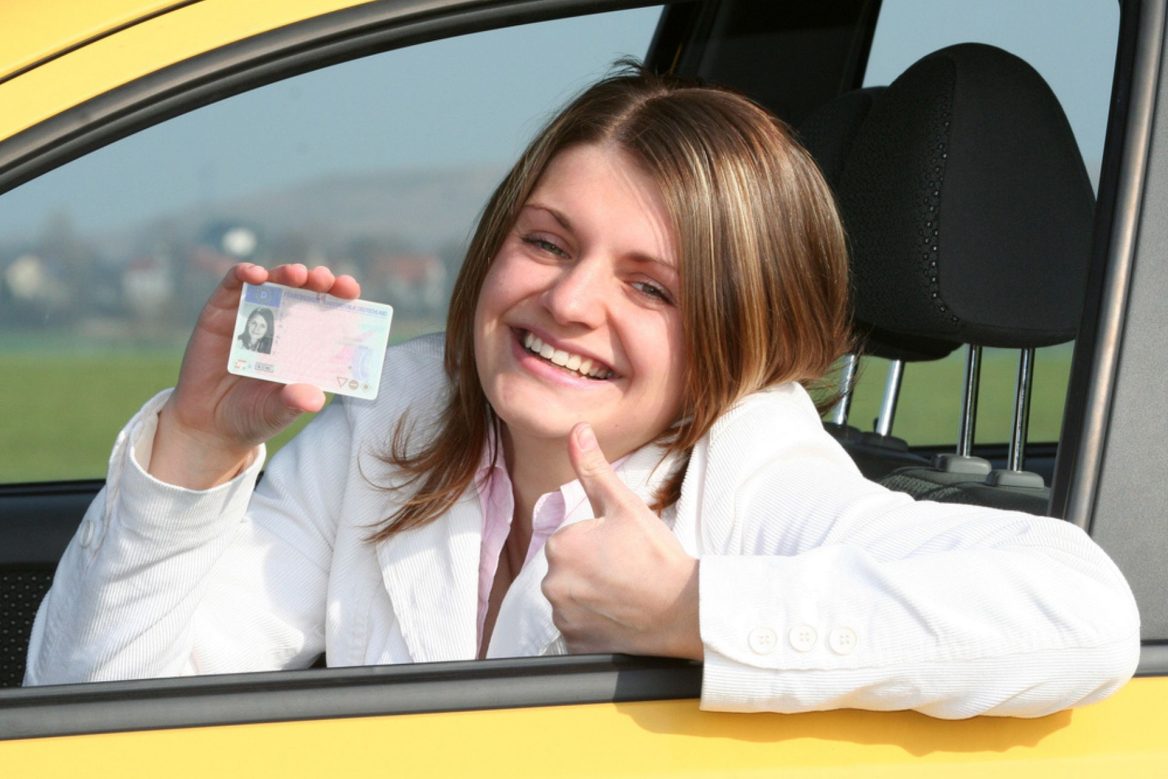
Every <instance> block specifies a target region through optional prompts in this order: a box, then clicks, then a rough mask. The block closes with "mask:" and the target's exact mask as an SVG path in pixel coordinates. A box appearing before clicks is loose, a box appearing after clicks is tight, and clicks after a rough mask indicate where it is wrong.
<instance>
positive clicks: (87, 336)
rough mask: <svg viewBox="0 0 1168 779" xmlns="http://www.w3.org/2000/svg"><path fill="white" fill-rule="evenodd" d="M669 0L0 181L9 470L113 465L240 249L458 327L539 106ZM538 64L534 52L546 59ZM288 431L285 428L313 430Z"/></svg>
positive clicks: (1, 431) (592, 68) (632, 42)
mask: <svg viewBox="0 0 1168 779" xmlns="http://www.w3.org/2000/svg"><path fill="white" fill-rule="evenodd" d="M660 15H661V9H660V7H652V6H651V7H647V8H638V9H633V10H627V11H616V12H611V13H604V14H596V15H589V16H579V17H574V18H569V19H563V20H553V21H547V22H538V23H533V24H527V25H521V26H516V27H509V28H502V29H498V30H492V31H486V32H481V33H475V34H469V35H464V36H459V37H454V38H449V39H441V40H435V41H431V42H427V43H423V44H419V45H415V46H409V47H406V48H401V49H396V50H393V51H388V52H385V53H382V54H378V55H375V56H371V57H366V58H363V59H359V60H354V61H351V62H347V63H343V64H340V65H335V66H332V67H328V68H324V69H321V70H317V71H314V72H309V73H306V74H303V75H299V76H295V77H292V78H290V79H287V80H285V81H280V82H277V83H274V84H271V85H268V86H265V87H261V88H259V89H255V90H252V91H249V92H245V93H243V94H240V95H237V96H234V97H231V98H228V99H226V100H223V101H220V102H217V103H214V104H211V105H209V106H206V107H203V108H200V109H198V110H195V111H192V112H190V113H187V114H184V115H181V116H178V117H176V118H173V119H171V120H169V121H166V122H163V123H161V124H158V125H156V126H154V127H151V128H149V129H146V130H144V131H142V132H139V133H137V134H135V135H132V136H130V137H127V138H125V139H123V140H121V141H118V142H116V143H114V144H112V145H110V146H107V147H105V148H102V149H100V150H98V151H95V152H93V153H91V154H88V155H86V156H84V157H81V158H79V159H77V160H75V161H73V162H70V163H68V164H66V165H64V166H63V167H61V168H58V169H56V170H54V171H51V172H49V173H47V174H45V175H42V176H40V177H38V178H36V179H33V180H32V181H29V182H28V183H26V184H24V185H22V186H20V187H18V188H16V189H14V190H12V191H10V192H8V193H6V194H4V195H3V196H2V197H0V300H2V303H0V373H3V375H5V376H12V377H19V380H16V381H4V382H3V383H2V384H3V386H2V387H0V407H2V408H4V409H5V410H6V412H5V416H6V421H5V424H4V425H3V426H0V484H13V483H23V482H48V481H61V480H69V479H87V478H88V479H92V478H98V477H101V476H102V475H103V474H104V472H105V463H106V459H107V457H108V454H109V449H110V446H111V444H112V442H113V438H114V435H115V434H116V433H117V431H118V429H119V428H120V427H121V425H122V424H123V423H124V422H125V421H126V420H127V419H129V417H130V415H131V414H132V413H133V411H134V410H135V409H136V408H137V407H138V406H139V405H140V404H141V403H142V402H144V401H145V400H146V399H148V398H149V397H150V396H151V395H152V394H154V393H155V392H157V391H158V390H160V389H162V388H164V387H168V386H171V385H172V384H173V383H174V381H175V378H176V376H177V371H178V365H179V360H180V358H181V355H182V349H183V346H184V344H185V340H186V338H187V336H188V335H189V333H190V330H191V327H192V325H193V323H194V319H195V317H196V315H197V313H198V311H199V310H200V308H201V307H202V304H203V302H204V301H205V300H206V297H207V295H208V293H209V292H210V290H211V289H212V288H213V287H214V285H215V284H216V283H217V281H218V279H219V278H221V277H222V275H223V273H224V272H225V271H226V269H227V268H228V267H229V266H230V264H232V263H233V262H236V261H239V260H249V261H255V262H259V263H262V264H269V265H270V264H278V263H283V262H303V263H306V264H309V265H310V266H311V265H315V264H328V265H330V266H332V267H333V268H335V269H338V270H340V271H342V272H350V273H353V274H354V275H355V276H357V278H359V279H360V280H361V281H362V283H363V295H364V297H366V298H369V299H373V300H377V301H382V302H387V303H390V304H391V305H393V306H394V308H395V316H394V322H393V331H392V333H391V339H392V340H393V341H395V342H396V341H401V340H404V339H406V338H409V337H411V336H414V335H418V334H420V333H424V332H431V331H436V330H441V329H442V328H443V323H444V320H445V313H446V304H447V299H448V297H449V292H450V287H451V285H452V284H453V281H454V276H455V274H456V273H457V270H458V267H459V265H460V264H461V261H462V253H463V250H464V248H465V245H466V241H467V239H468V237H469V234H470V231H471V229H472V227H473V223H474V220H475V217H476V216H477V214H478V212H479V209H480V208H481V207H482V205H483V204H484V202H485V200H486V198H487V196H488V195H489V194H490V192H491V190H492V189H493V188H494V186H495V184H497V183H498V181H499V179H500V178H501V177H502V174H503V172H504V171H505V169H506V167H507V166H508V165H510V163H511V162H512V161H513V160H514V159H515V157H516V156H517V155H518V153H519V151H520V150H521V149H522V148H523V146H524V145H525V144H526V142H527V140H528V139H529V138H530V137H531V136H532V135H533V134H534V133H535V132H536V130H537V129H538V128H539V126H540V125H541V123H542V122H543V121H544V120H545V119H546V118H548V117H549V116H550V114H551V113H552V112H553V111H554V110H555V109H556V108H557V107H558V106H559V105H560V104H561V103H563V102H564V101H565V100H566V99H567V98H568V97H570V96H571V95H572V94H573V93H574V92H576V91H577V90H579V89H581V88H583V87H584V86H585V85H587V84H588V83H590V82H591V81H592V80H594V79H595V78H597V77H598V76H600V75H601V74H603V73H604V72H605V71H606V69H607V68H608V67H609V66H610V65H611V64H612V63H613V62H614V61H615V60H616V59H618V58H619V57H622V56H633V57H638V58H640V57H643V56H644V55H645V53H646V51H647V50H648V46H649V42H650V40H651V39H652V36H653V33H654V31H655V29H656V25H657V20H658V18H659V17H660ZM533 63H539V65H538V67H534V66H533ZM298 427H299V426H297V428H294V429H293V430H291V431H289V432H288V433H287V434H285V435H284V436H282V437H281V438H280V439H279V440H278V441H277V442H276V444H277V445H279V443H282V442H283V441H285V440H287V438H288V437H289V436H290V435H292V434H294V433H295V432H296V429H298Z"/></svg>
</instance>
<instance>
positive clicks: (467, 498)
mask: <svg viewBox="0 0 1168 779" xmlns="http://www.w3.org/2000/svg"><path fill="white" fill-rule="evenodd" d="M662 454H663V450H662V449H661V448H660V447H657V446H652V445H651V446H646V447H642V448H641V449H639V450H637V451H636V452H633V453H632V454H631V455H629V456H628V457H626V458H625V459H624V461H623V462H622V463H620V465H619V467H618V469H617V473H618V474H619V475H620V477H621V480H622V481H624V482H625V484H627V485H629V486H630V487H631V488H632V489H633V491H634V492H636V493H637V494H638V495H640V496H641V498H642V499H643V500H645V501H646V502H647V503H648V502H651V500H652V495H653V492H654V491H655V490H656V488H657V486H658V485H659V484H660V483H661V482H662V480H663V479H664V478H665V477H666V476H667V475H668V474H669V472H670V470H671V469H672V467H673V463H674V461H675V460H674V458H672V457H669V458H666V459H665V460H662ZM562 489H563V492H564V498H565V509H566V511H567V514H566V516H565V518H564V526H566V525H569V524H573V523H575V522H581V521H584V520H587V519H593V518H594V514H593V512H592V506H591V504H590V503H589V502H588V498H587V495H585V493H584V490H583V487H582V486H581V485H580V483H579V482H578V481H573V482H570V483H569V484H566V485H564V487H563V488H562ZM482 524H483V516H482V508H481V504H480V501H479V496H478V491H477V490H476V489H474V488H473V487H472V488H471V489H469V490H467V492H466V494H464V495H463V496H462V497H461V498H460V499H459V501H458V502H457V503H456V504H455V505H454V506H453V507H452V508H451V510H450V511H449V512H447V514H446V516H444V517H442V518H440V519H438V520H436V521H433V522H430V523H427V524H426V525H423V526H421V527H418V528H414V529H412V530H407V531H404V532H401V533H398V534H396V535H394V536H393V537H391V538H390V539H388V540H386V541H383V542H381V543H379V544H378V545H377V560H378V563H379V565H380V567H381V576H382V581H383V583H384V585H385V588H386V591H387V592H388V593H389V598H390V602H391V603H392V604H393V610H394V615H395V616H396V617H397V622H398V625H399V627H400V629H401V633H402V637H403V639H404V640H405V643H406V646H407V648H408V649H409V652H410V657H411V659H412V660H413V661H415V662H432V661H441V660H468V659H471V658H474V657H475V656H476V655H477V646H476V639H477V632H478V628H477V614H478V579H479V554H480V549H481V545H482V530H483V528H482ZM546 575H547V556H546V555H545V554H544V550H542V549H541V550H540V551H539V553H538V554H537V555H535V556H534V557H532V559H531V560H530V561H529V562H528V564H527V565H525V566H524V567H523V569H522V570H521V571H520V572H519V575H518V576H516V577H515V581H514V582H512V583H511V587H510V588H509V589H508V591H507V595H506V597H504V599H503V603H502V604H501V605H500V608H499V614H498V617H497V618H496V622H495V629H494V631H493V633H492V636H491V643H490V646H489V648H488V652H487V655H488V656H489V657H526V656H531V655H540V654H548V653H560V652H562V651H563V646H562V641H560V640H559V638H560V635H559V631H558V630H556V627H555V625H554V623H553V622H552V609H551V604H550V603H549V602H548V601H547V599H546V598H544V596H543V592H542V591H541V589H540V587H541V584H542V582H543V579H544V576H546Z"/></svg>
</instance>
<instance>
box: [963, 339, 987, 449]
mask: <svg viewBox="0 0 1168 779" xmlns="http://www.w3.org/2000/svg"><path fill="white" fill-rule="evenodd" d="M980 385H981V347H980V346H976V345H974V344H969V347H968V349H967V350H966V352H965V389H964V393H963V395H962V397H961V424H960V426H959V427H958V428H957V454H958V456H960V457H969V456H970V455H971V454H973V428H974V424H975V423H976V422H977V392H978V388H979V387H980Z"/></svg>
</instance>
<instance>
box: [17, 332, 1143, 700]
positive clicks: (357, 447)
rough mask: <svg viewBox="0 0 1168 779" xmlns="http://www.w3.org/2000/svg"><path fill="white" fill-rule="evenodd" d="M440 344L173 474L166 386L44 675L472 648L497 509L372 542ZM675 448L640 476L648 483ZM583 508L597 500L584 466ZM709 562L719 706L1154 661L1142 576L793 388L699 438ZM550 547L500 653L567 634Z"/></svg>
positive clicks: (505, 617)
mask: <svg viewBox="0 0 1168 779" xmlns="http://www.w3.org/2000/svg"><path fill="white" fill-rule="evenodd" d="M441 350H442V340H441V338H439V337H436V336H430V337H425V338H421V339H417V340H415V341H412V342H410V343H408V344H405V345H402V346H399V347H395V348H393V349H391V350H390V351H389V353H388V355H387V359H386V367H385V375H384V376H383V380H382V384H381V387H382V389H381V396H382V397H381V399H380V400H378V401H376V402H364V401H353V400H344V401H340V400H339V399H338V401H337V402H334V403H333V404H332V405H330V406H329V408H328V409H327V410H326V411H324V412H323V413H322V414H320V415H319V416H318V418H317V419H315V420H314V421H313V422H312V423H311V424H310V425H309V426H308V427H307V428H306V429H305V430H304V431H303V432H302V433H301V434H300V435H299V436H297V437H296V439H294V441H293V442H292V443H290V444H289V445H288V446H287V447H285V448H284V449H283V450H282V451H281V452H280V453H279V454H278V455H277V456H276V457H274V458H273V460H272V462H271V464H270V467H269V468H268V469H267V472H266V474H265V475H264V478H263V479H262V481H261V483H260V485H259V486H258V487H257V488H255V489H254V491H253V484H254V482H255V479H256V477H257V475H258V473H259V471H260V468H261V466H262V464H263V451H262V449H261V450H260V451H259V452H258V453H257V456H256V457H255V458H254V461H253V462H252V463H251V464H250V466H249V467H248V468H247V469H246V471H245V472H244V473H242V474H241V475H240V476H238V477H237V478H236V479H234V480H233V481H231V482H230V483H228V484H225V485H222V486H220V487H217V488H214V489H211V490H206V491H192V490H186V489H181V488H177V487H173V486H170V485H166V484H163V483H161V482H158V481H157V480H155V479H153V478H152V477H150V476H149V475H148V474H146V473H145V471H144V470H143V469H142V467H141V465H140V464H141V463H148V462H149V459H150V451H149V449H150V446H151V443H152V441H153V435H154V429H155V426H156V424H157V412H158V409H159V408H160V406H161V404H162V402H163V401H164V399H165V393H164V394H163V395H160V396H159V397H157V398H155V399H154V400H152V401H151V402H150V403H148V404H147V406H146V407H145V408H144V409H143V410H142V411H141V412H139V414H138V415H136V416H135V417H134V419H132V420H131V421H130V423H129V424H128V425H127V426H126V428H125V430H123V431H122V433H121V434H120V435H119V436H118V439H117V443H116V444H115V447H114V451H113V454H112V456H111V458H110V473H109V476H108V480H107V483H106V487H105V489H104V490H103V491H102V492H101V493H100V494H99V495H98V496H97V498H96V499H95V500H94V502H93V505H92V506H91V507H90V509H89V511H88V512H87V514H86V516H85V519H84V521H83V522H82V524H81V527H80V528H79V530H78V533H77V535H76V537H75V538H74V539H73V541H72V543H71V544H70V545H69V548H68V550H67V551H66V552H65V555H64V557H63V559H62V561H61V564H60V567H59V568H58V571H57V575H56V578H55V580H54V583H53V587H52V589H51V590H50V592H49V594H48V596H47V597H46V599H45V601H44V603H43V604H42V605H41V609H40V611H39V612H38V615H37V619H36V623H35V625H34V627H33V633H32V640H31V644H30V650H29V662H28V670H27V676H26V679H25V683H26V684H46V683H61V682H72V681H83V680H102V679H126V678H143V677H155V676H172V675H181V674H194V673H222V672H235V671H248V670H271V669H280V668H296V667H303V666H306V665H308V664H309V663H310V662H311V661H312V660H313V659H314V658H315V657H316V656H317V655H318V654H319V653H320V652H322V651H325V652H327V657H328V661H329V664H330V665H364V664H379V663H401V662H422V661H437V660H468V659H473V658H474V657H475V655H476V609H477V597H478V591H477V590H478V568H479V560H478V556H479V550H480V540H481V533H482V513H481V509H480V503H479V500H478V497H477V494H476V493H475V492H474V491H473V490H472V491H470V492H468V494H467V495H466V496H464V497H463V499H462V500H461V501H460V502H459V503H458V504H456V505H455V506H454V508H453V509H452V510H451V511H450V512H449V514H448V515H447V516H445V517H444V518H442V519H441V520H439V521H436V522H432V523H430V524H428V525H425V526H424V527H421V528H417V529H414V530H410V531H406V532H402V533H399V534H398V535H396V536H394V537H393V538H392V539H390V540H388V541H385V542H381V543H376V544H374V543H370V542H369V541H368V540H367V538H368V537H369V535H370V533H371V532H372V531H373V529H374V528H375V526H377V525H378V523H379V522H380V521H381V520H383V519H384V518H385V517H387V516H389V515H390V514H391V513H392V512H393V510H394V508H395V506H396V500H397V499H398V497H397V496H396V495H395V493H394V492H392V491H388V490H386V489H385V485H387V484H389V483H391V482H392V480H393V475H394V474H393V472H392V470H391V469H390V467H389V466H387V465H385V464H384V463H383V462H382V461H381V460H380V459H379V458H378V456H377V455H378V454H379V453H383V452H384V451H385V449H386V447H387V442H388V441H389V440H390V438H391V435H392V432H393V429H394V426H395V425H396V423H397V421H398V419H399V417H400V416H401V415H402V413H403V412H406V411H407V410H408V412H409V415H410V419H411V420H414V421H415V422H416V423H417V424H418V425H419V426H420V427H419V429H420V430H425V429H426V427H427V426H428V425H432V424H433V423H434V420H435V416H436V414H438V413H439V412H440V411H441V407H442V399H443V397H444V393H445V389H444V387H445V377H444V375H443V373H442V367H441V356H442V355H441ZM659 458H660V451H659V450H658V449H657V448H656V447H653V446H649V447H645V448H644V449H642V450H640V451H638V452H635V453H634V454H633V455H631V456H630V457H629V458H627V459H626V460H625V462H624V463H623V464H622V466H621V468H620V469H619V471H618V472H619V473H620V475H621V478H622V479H623V480H624V481H625V482H626V483H627V484H629V486H630V487H632V488H633V489H634V490H635V491H637V492H638V493H639V494H641V495H642V496H643V497H648V496H649V495H650V494H651V493H652V492H653V489H654V487H655V486H656V485H657V484H658V483H659V480H660V479H661V478H662V477H663V475H664V473H665V472H666V470H667V468H668V465H669V464H668V463H665V464H662V465H660V466H659V465H658V461H659ZM564 490H565V491H566V494H568V495H569V497H570V496H571V495H573V494H575V493H578V496H577V497H578V498H579V499H578V500H568V501H567V505H568V506H569V507H572V506H575V508H574V509H570V511H569V514H568V517H567V519H566V522H568V523H570V522H575V521H579V520H582V519H588V518H591V516H592V514H591V508H590V506H589V503H588V501H587V500H586V499H584V495H583V491H582V490H581V488H580V485H579V484H578V483H572V484H569V485H566V486H565V487H564ZM663 519H664V520H665V521H666V522H669V523H671V525H672V528H673V531H674V533H675V534H676V536H677V537H678V538H679V539H680V541H681V543H682V545H683V546H684V547H685V549H686V550H687V551H688V552H689V553H690V554H693V555H695V556H698V557H700V558H701V564H700V614H701V632H702V640H703V642H704V645H705V663H704V675H703V679H704V680H703V691H702V705H703V707H705V708H712V709H720V710H733V711H753V710H769V711H783V712H795V711H809V710H820V709H830V708H841V707H849V708H866V709H905V708H914V709H918V710H920V711H923V712H925V713H928V714H932V715H935V716H942V717H963V716H971V715H974V714H979V713H989V714H1005V715H1018V716H1038V715H1041V714H1045V713H1048V712H1051V711H1054V710H1057V709H1060V708H1064V707H1066V706H1070V705H1074V704H1076V703H1081V702H1085V701H1089V700H1094V699H1097V698H1100V697H1103V696H1104V695H1106V694H1108V693H1110V692H1112V691H1114V690H1115V689H1117V688H1118V687H1119V686H1120V685H1122V683H1123V682H1124V681H1126V680H1127V679H1128V678H1129V677H1130V675H1131V674H1132V673H1133V671H1134V668H1135V663H1136V660H1137V658H1138V652H1139V617H1138V613H1137V611H1136V606H1135V602H1134V599H1133V597H1132V594H1131V591H1130V589H1129V588H1128V586H1127V584H1126V582H1125V581H1124V579H1123V576H1122V575H1121V574H1120V572H1119V571H1118V569H1117V568H1116V567H1115V566H1114V564H1113V563H1112V562H1111V561H1110V560H1109V559H1108V558H1107V556H1106V555H1105V554H1104V553H1103V551H1102V550H1100V549H1099V548H1098V547H1097V546H1095V544H1094V543H1093V542H1092V541H1091V540H1090V539H1089V538H1088V537H1087V536H1086V535H1085V534H1083V533H1082V532H1081V531H1080V530H1079V529H1077V528H1075V527H1073V526H1071V525H1069V524H1068V523H1066V522H1063V521H1060V520H1056V519H1050V518H1042V517H1034V516H1030V515H1028V514H1020V513H1014V512H1004V511H996V510H990V509H985V508H979V507H973V506H963V505H950V504H935V503H928V502H914V501H913V500H912V499H910V498H909V497H908V496H906V495H903V494H900V493H895V492H890V491H889V490H886V489H884V488H883V487H881V486H879V485H877V484H874V483H872V482H869V481H867V480H865V479H864V478H863V477H862V476H861V475H860V474H859V472H858V471H857V469H856V468H855V466H854V465H853V464H852V462H851V460H850V459H849V458H848V456H847V454H846V453H845V452H844V451H843V450H842V449H841V448H840V447H839V446H838V445H837V444H836V443H835V441H834V440H833V439H832V438H831V437H830V436H829V435H827V434H826V433H825V432H824V431H823V428H822V425H821V424H820V421H819V417H818V415H817V413H816V411H815V409H814V407H813V405H812V404H811V402H810V399H809V398H808V397H807V396H806V393H804V391H803V390H802V388H801V387H799V386H797V385H785V386H781V387H778V388H775V389H772V390H769V391H767V392H762V393H758V394H755V395H752V396H750V397H749V398H747V399H745V400H744V401H742V402H741V403H739V404H738V405H737V406H735V407H734V408H733V409H731V410H730V411H728V412H727V413H726V414H725V415H723V416H722V417H721V418H720V419H719V420H718V421H717V423H716V424H715V425H714V426H713V428H712V429H711V430H710V432H709V434H708V435H707V436H706V437H705V438H704V439H703V440H702V441H701V442H700V443H699V444H698V446H697V447H696V448H695V450H694V452H693V456H692V458H691V461H690V464H689V467H688V470H687V473H686V478H685V481H684V485H683V489H682V495H681V499H680V501H679V502H678V503H677V505H676V506H675V507H673V509H671V510H670V511H668V512H667V513H666V515H665V516H664V517H663ZM546 571H547V561H546V558H545V557H544V555H543V554H542V552H541V553H540V554H539V555H537V556H536V557H534V558H533V559H532V560H531V561H530V562H529V563H528V564H527V565H526V566H525V567H524V568H523V570H521V571H520V573H519V575H518V576H517V577H516V579H515V581H514V583H513V584H512V585H511V587H510V589H509V590H508V592H507V595H506V598H505V600H504V602H503V604H502V607H501V609H500V612H499V616H498V620H497V623H496V626H495V629H494V632H493V634H492V640H491V644H490V647H489V651H488V656H491V657H506V656H525V655H536V654H544V653H550V652H557V651H561V648H562V642H560V641H558V639H559V635H558V633H557V631H556V629H555V627H554V625H553V623H552V619H551V607H550V604H549V603H548V602H547V601H546V599H544V597H543V595H542V593H541V592H540V582H541V580H542V579H543V577H544V575H545V573H546Z"/></svg>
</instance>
